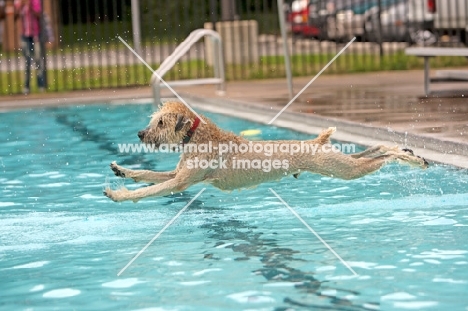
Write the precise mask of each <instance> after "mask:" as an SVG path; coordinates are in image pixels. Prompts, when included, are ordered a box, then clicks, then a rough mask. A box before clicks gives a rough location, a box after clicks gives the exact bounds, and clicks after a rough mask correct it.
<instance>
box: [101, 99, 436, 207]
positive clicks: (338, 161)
mask: <svg viewBox="0 0 468 311" xmlns="http://www.w3.org/2000/svg"><path fill="white" fill-rule="evenodd" d="M201 118H202V120H200V118H199V117H198V116H197V115H196V114H195V113H194V112H192V111H191V110H190V109H189V108H188V107H187V106H186V105H184V104H183V103H180V102H167V103H165V104H164V105H162V106H160V108H159V111H157V112H155V113H154V114H153V115H152V118H151V121H150V123H149V126H148V127H147V128H146V129H144V130H142V131H139V132H138V137H139V138H140V140H141V141H142V142H143V143H144V144H146V145H152V146H154V147H156V148H160V147H161V146H163V145H164V146H171V148H172V149H177V148H175V147H176V146H177V147H179V148H185V147H187V146H190V147H196V146H204V149H207V148H206V147H207V146H211V147H212V148H211V149H210V150H209V152H207V151H206V150H200V149H201V148H200V149H198V150H197V149H196V148H192V150H191V151H190V152H182V154H181V156H180V161H179V163H178V165H177V167H176V169H175V170H173V171H170V172H155V171H150V170H131V169H127V168H124V167H121V166H119V165H117V163H116V162H115V161H114V162H112V163H111V164H110V167H111V169H112V171H113V172H114V173H115V175H116V176H118V177H123V178H131V179H133V180H134V181H135V182H144V183H150V184H152V185H149V186H146V187H142V188H139V189H136V190H128V189H126V188H125V187H122V188H120V189H117V190H113V189H110V188H109V187H107V188H106V189H105V190H104V195H105V196H107V197H109V198H110V199H111V200H113V201H116V202H120V201H126V200H131V201H133V202H137V201H138V200H140V199H142V198H146V197H154V196H166V195H170V194H174V193H178V192H182V191H184V190H185V189H187V188H188V187H190V186H192V185H194V184H197V183H200V182H205V183H208V184H211V185H213V186H214V187H217V188H219V189H221V190H227V191H231V190H234V189H241V188H250V187H254V186H256V185H259V184H261V183H264V182H272V181H278V180H280V179H281V178H283V177H286V176H290V175H292V176H294V177H295V178H298V177H299V174H300V173H302V172H310V173H316V174H320V175H324V176H329V177H334V178H340V179H345V180H351V179H356V178H360V177H363V176H365V175H367V174H370V173H372V172H375V171H377V170H379V169H380V168H381V167H382V166H384V165H385V164H387V163H390V162H395V161H396V162H401V163H407V164H409V165H411V166H417V167H420V168H423V169H425V168H427V167H428V165H429V164H428V162H427V161H426V160H425V159H424V158H422V157H419V156H416V155H414V153H413V152H412V151H411V150H410V149H399V148H398V147H386V146H383V145H379V146H375V147H371V148H369V149H367V150H365V151H363V152H360V153H354V154H344V153H342V152H340V151H337V150H333V148H328V150H329V152H326V151H327V150H326V149H325V147H326V146H328V147H330V146H331V143H330V136H331V135H332V134H333V133H334V132H335V128H328V129H326V130H324V131H322V132H321V133H320V134H319V135H318V137H317V138H315V139H312V140H307V141H297V140H284V141H255V142H252V141H249V140H247V139H245V138H244V137H242V136H238V135H235V134H234V133H231V132H227V131H224V130H222V129H220V128H219V127H218V126H216V125H215V124H214V123H213V122H212V121H210V120H209V119H208V118H207V117H205V116H201ZM275 146H276V147H278V148H276V150H273V149H275V148H273V147H275ZM285 146H286V147H287V146H291V147H290V148H286V147H285ZM293 146H294V151H295V152H294V153H293V152H292V150H293ZM298 146H301V148H302V147H305V146H309V147H311V149H312V148H314V152H311V150H308V151H307V152H305V150H302V152H296V151H297V150H298ZM226 147H229V148H226ZM241 147H242V149H241ZM262 148H263V149H262ZM260 149H262V150H263V153H262V152H259V150H260ZM184 150H185V149H184ZM265 150H270V151H272V150H273V151H275V152H273V151H272V152H265ZM239 161H242V162H241V163H240V162H239ZM202 163H203V164H204V165H202ZM265 163H266V165H265ZM198 164H199V165H198ZM208 164H209V165H208Z"/></svg>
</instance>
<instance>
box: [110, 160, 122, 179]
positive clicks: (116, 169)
mask: <svg viewBox="0 0 468 311" xmlns="http://www.w3.org/2000/svg"><path fill="white" fill-rule="evenodd" d="M110 168H111V170H112V171H113V172H114V174H115V176H117V177H122V178H125V173H124V172H122V169H121V167H120V166H118V165H117V163H116V162H115V161H114V162H112V163H111V164H110Z"/></svg>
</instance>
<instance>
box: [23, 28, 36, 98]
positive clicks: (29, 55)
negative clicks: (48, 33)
mask: <svg viewBox="0 0 468 311" xmlns="http://www.w3.org/2000/svg"><path fill="white" fill-rule="evenodd" d="M32 43H33V38H32V37H25V36H23V37H21V45H22V46H21V49H22V50H23V55H24V58H25V66H26V67H25V69H24V73H25V77H24V89H23V93H25V94H28V93H29V87H30V80H31V61H32V60H33V57H34V46H33V44H32Z"/></svg>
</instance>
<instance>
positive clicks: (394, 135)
mask: <svg viewBox="0 0 468 311" xmlns="http://www.w3.org/2000/svg"><path fill="white" fill-rule="evenodd" d="M135 91H138V92H139V95H140V96H132V97H130V98H129V97H126V96H124V97H121V98H120V99H115V97H113V96H110V95H109V94H107V93H106V94H102V96H95V97H89V96H76V97H73V98H70V99H72V100H69V99H62V100H58V99H56V98H41V99H36V100H24V101H21V100H20V101H17V102H14V103H12V104H10V105H4V106H3V107H0V112H6V111H12V110H17V109H28V108H46V107H57V106H59V107H60V106H69V105H76V104H80V105H83V104H106V103H108V104H114V105H123V104H149V103H152V102H153V98H152V97H147V96H148V95H150V94H148V93H149V92H142V91H141V90H139V89H136V90H135ZM134 95H135V94H134ZM180 95H181V96H182V97H183V98H186V99H188V101H189V102H190V104H191V105H192V106H193V107H195V108H198V109H202V110H205V111H209V112H214V113H219V114H224V115H229V116H233V117H238V118H241V119H245V120H249V121H253V122H258V123H262V124H268V122H269V121H270V120H271V119H272V118H273V117H274V116H275V115H276V113H277V110H276V109H275V110H273V109H268V106H266V105H265V104H262V103H255V102H245V101H240V100H233V99H230V98H227V97H201V96H197V95H194V94H193V93H188V92H180ZM272 125H273V126H279V127H283V128H288V129H292V130H294V131H298V132H301V133H306V134H311V135H317V134H319V133H320V132H321V131H322V130H323V129H325V128H328V127H330V126H334V127H336V128H337V132H335V133H334V134H333V136H332V137H333V138H334V139H336V140H339V141H342V142H349V143H355V144H359V145H362V146H373V145H378V144H385V145H389V146H393V145H396V144H398V145H399V146H406V147H408V148H411V149H412V150H413V151H414V152H415V153H416V154H417V155H420V156H423V157H424V158H426V159H427V160H429V161H432V162H436V163H442V164H449V165H452V166H455V167H458V168H463V169H468V144H464V143H459V142H453V141H448V140H443V139H440V138H434V137H428V136H424V135H418V134H413V133H408V132H407V133H404V132H400V131H395V130H393V129H391V128H389V127H387V128H384V127H377V126H369V125H364V124H360V123H357V122H352V121H348V120H343V119H336V118H331V117H324V116H320V115H314V114H309V113H307V114H306V113H299V112H290V111H287V110H286V111H284V112H283V113H282V114H281V116H280V117H279V118H278V119H276V120H275V122H274V123H273V124H272ZM442 150H448V151H442Z"/></svg>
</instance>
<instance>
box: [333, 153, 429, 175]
mask: <svg viewBox="0 0 468 311" xmlns="http://www.w3.org/2000/svg"><path fill="white" fill-rule="evenodd" d="M350 160H351V159H350ZM390 162H404V163H407V164H409V165H411V166H418V167H421V168H427V166H428V165H429V164H428V163H427V161H426V160H425V159H424V158H421V157H418V156H415V155H412V154H410V153H407V152H404V151H397V152H395V151H388V152H387V153H386V154H384V155H381V156H378V157H375V158H359V159H354V158H353V159H352V160H351V161H346V162H342V163H341V165H339V166H337V167H335V168H334V169H335V170H337V169H338V170H337V171H336V174H333V176H336V177H339V178H342V179H356V178H360V177H363V176H365V175H368V174H370V173H373V172H375V171H377V170H379V169H380V168H382V167H383V166H384V165H386V164H387V163H390ZM332 173H333V172H332Z"/></svg>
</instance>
